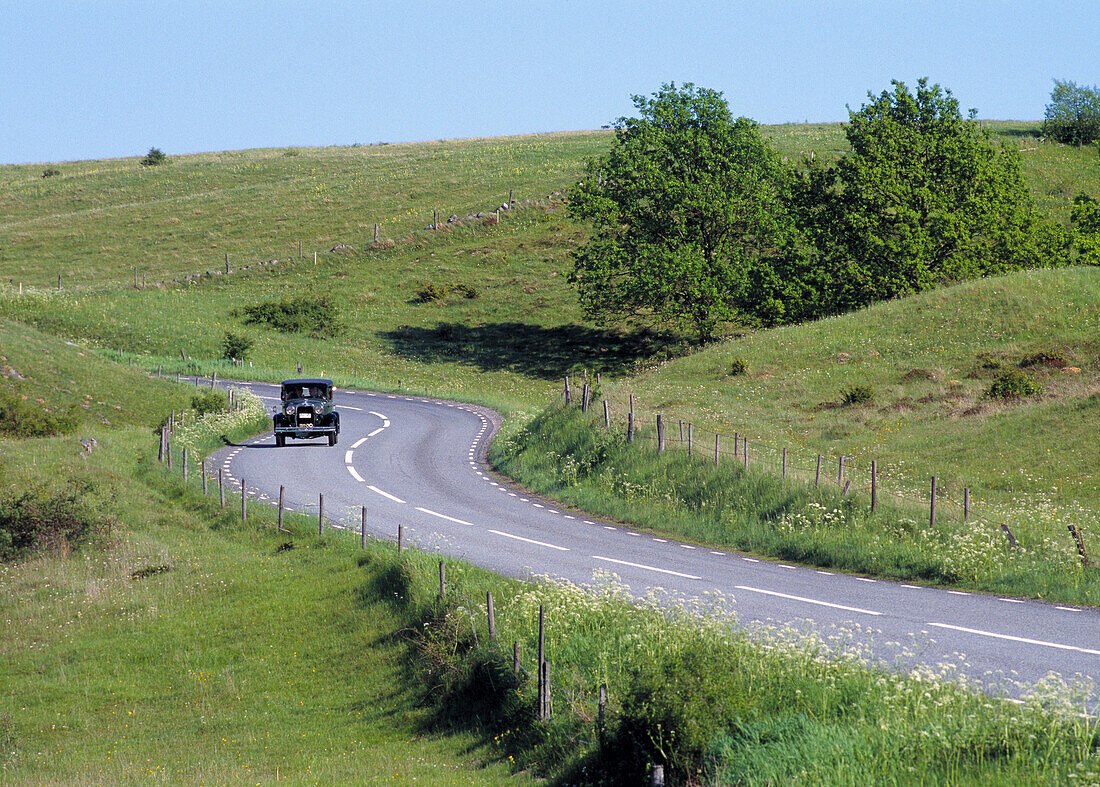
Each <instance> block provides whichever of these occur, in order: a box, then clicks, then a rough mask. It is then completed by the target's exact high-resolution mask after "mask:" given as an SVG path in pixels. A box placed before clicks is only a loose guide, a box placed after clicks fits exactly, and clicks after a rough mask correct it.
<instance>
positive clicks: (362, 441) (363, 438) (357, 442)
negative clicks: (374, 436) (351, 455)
mask: <svg viewBox="0 0 1100 787" xmlns="http://www.w3.org/2000/svg"><path fill="white" fill-rule="evenodd" d="M365 442H367V438H365V437H360V438H359V439H358V440H356V441H355V442H354V443H352V444H351V448H352V450H355V449H356V448H358V447H359V446H361V445H362V444H363V443H365Z"/></svg>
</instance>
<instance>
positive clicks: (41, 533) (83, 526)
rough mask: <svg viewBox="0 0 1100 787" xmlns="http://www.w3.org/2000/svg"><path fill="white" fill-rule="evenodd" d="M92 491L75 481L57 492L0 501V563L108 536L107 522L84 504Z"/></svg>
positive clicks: (32, 492)
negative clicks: (35, 552) (37, 550)
mask: <svg viewBox="0 0 1100 787" xmlns="http://www.w3.org/2000/svg"><path fill="white" fill-rule="evenodd" d="M93 491H94V490H93V489H92V488H91V485H90V484H89V483H87V482H76V483H74V484H73V485H72V486H70V487H68V488H66V489H64V490H61V491H59V492H52V493H47V492H43V491H40V490H38V491H25V492H23V493H21V494H16V495H9V496H8V497H5V498H3V499H0V560H10V559H12V558H15V557H18V556H20V555H22V554H24V553H26V552H29V551H31V550H34V549H39V548H42V547H47V548H51V549H56V548H63V547H64V546H66V545H74V544H79V543H81V542H83V541H85V540H87V539H88V538H90V537H93V536H96V535H105V534H106V533H109V532H110V529H111V522H110V520H109V519H108V518H106V517H105V516H103V515H102V514H100V513H99V512H98V511H97V510H96V509H95V508H94V507H93V506H92V505H90V504H89V503H88V502H87V501H88V500H90V499H92V498H93V497H94V496H93V495H91V494H89V493H90V492H93Z"/></svg>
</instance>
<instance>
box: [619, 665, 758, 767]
mask: <svg viewBox="0 0 1100 787" xmlns="http://www.w3.org/2000/svg"><path fill="white" fill-rule="evenodd" d="M728 655H729V654H726V653H722V652H720V651H719V650H718V649H714V648H705V647H700V646H698V645H696V646H694V647H692V646H689V647H686V648H684V649H683V650H682V651H681V652H679V653H671V652H668V651H665V652H664V653H663V654H662V656H663V657H664V658H662V659H661V661H660V663H658V664H656V665H645V666H643V667H642V668H641V669H639V670H638V671H637V673H636V674H635V675H634V676H633V679H632V681H631V684H630V687H629V693H628V694H627V696H626V697H624V698H623V707H622V714H621V716H620V721H619V728H618V730H617V731H616V733H617V735H616V737H617V740H616V741H615V743H614V746H615V748H617V749H619V752H618V753H619V755H620V757H622V758H623V759H629V758H630V755H631V754H633V755H634V758H636V759H637V762H636V764H637V765H644V763H645V762H646V761H647V760H653V761H655V762H660V763H662V764H664V765H665V766H666V767H667V768H668V769H669V770H670V771H671V775H673V776H675V777H677V778H678V779H680V780H686V781H688V783H694V781H695V780H697V779H699V778H700V776H701V771H702V769H703V765H704V759H703V758H704V755H705V754H706V752H707V750H708V749H709V748H710V747H711V745H712V742H713V741H714V740H715V738H716V737H718V735H719V733H720V732H722V731H723V730H724V729H727V728H728V727H730V726H732V725H733V724H734V723H735V722H736V720H737V719H738V717H739V716H740V715H741V714H744V713H747V712H748V711H749V710H750V708H748V707H746V704H747V703H746V701H745V695H746V691H745V687H744V686H743V685H742V684H741V681H740V676H739V675H738V674H737V670H736V669H734V668H733V667H732V665H731V664H730V662H729V661H728V660H727V657H728ZM701 676H706V679H705V680H700V677H701ZM639 755H641V756H640V757H639Z"/></svg>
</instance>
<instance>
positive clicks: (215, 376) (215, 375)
mask: <svg viewBox="0 0 1100 787" xmlns="http://www.w3.org/2000/svg"><path fill="white" fill-rule="evenodd" d="M217 384H218V373H217V372H211V373H210V388H211V389H213V388H214V387H215V386H217Z"/></svg>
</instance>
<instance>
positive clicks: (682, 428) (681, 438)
mask: <svg viewBox="0 0 1100 787" xmlns="http://www.w3.org/2000/svg"><path fill="white" fill-rule="evenodd" d="M683 442H684V419H683V418H681V419H680V443H681V445H682V444H683Z"/></svg>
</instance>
